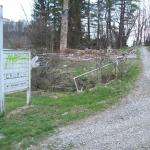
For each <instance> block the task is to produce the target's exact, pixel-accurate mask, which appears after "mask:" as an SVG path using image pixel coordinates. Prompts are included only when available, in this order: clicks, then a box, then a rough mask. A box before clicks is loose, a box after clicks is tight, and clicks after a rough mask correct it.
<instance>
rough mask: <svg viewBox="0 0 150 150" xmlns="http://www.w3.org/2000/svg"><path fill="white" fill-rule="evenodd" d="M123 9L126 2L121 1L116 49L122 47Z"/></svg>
mask: <svg viewBox="0 0 150 150" xmlns="http://www.w3.org/2000/svg"><path fill="white" fill-rule="evenodd" d="M125 8H126V1H125V0H121V10H120V11H121V13H120V23H119V36H118V43H117V45H118V48H120V47H123V46H124V34H125V33H124V32H125V31H124V20H125Z"/></svg>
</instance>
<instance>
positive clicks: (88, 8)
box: [26, 0, 148, 52]
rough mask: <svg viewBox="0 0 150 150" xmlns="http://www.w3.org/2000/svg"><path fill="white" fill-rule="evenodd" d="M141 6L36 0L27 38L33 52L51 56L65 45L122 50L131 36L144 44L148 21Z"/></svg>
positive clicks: (125, 0)
mask: <svg viewBox="0 0 150 150" xmlns="http://www.w3.org/2000/svg"><path fill="white" fill-rule="evenodd" d="M139 5H140V2H139V0H34V7H33V15H32V17H33V19H32V21H31V22H30V24H29V25H28V27H27V28H26V32H27V36H28V39H29V40H30V43H31V45H32V47H33V48H36V49H39V50H42V51H44V50H45V51H48V52H56V51H59V50H60V48H61V45H63V44H64V45H67V46H66V47H68V48H71V49H97V50H99V49H106V48H108V47H111V48H121V47H125V46H127V40H128V39H129V37H130V36H131V33H132V34H134V35H136V38H135V39H134V43H135V44H141V43H142V39H143V38H144V41H146V40H147V37H146V33H145V32H146V28H147V22H148V18H147V17H145V15H144V14H145V12H144V10H141V9H140V7H139ZM144 33H145V35H144ZM143 35H144V36H145V37H143ZM62 43H63V44H62Z"/></svg>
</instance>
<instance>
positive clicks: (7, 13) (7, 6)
mask: <svg viewBox="0 0 150 150" xmlns="http://www.w3.org/2000/svg"><path fill="white" fill-rule="evenodd" d="M20 3H21V4H22V6H23V8H24V10H25V12H26V14H27V16H28V20H30V19H31V14H32V4H33V0H0V5H3V16H4V18H7V19H10V20H15V21H17V20H26V17H25V15H24V13H23V10H22V7H21V4H20Z"/></svg>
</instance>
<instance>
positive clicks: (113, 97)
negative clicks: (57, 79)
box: [0, 59, 140, 150]
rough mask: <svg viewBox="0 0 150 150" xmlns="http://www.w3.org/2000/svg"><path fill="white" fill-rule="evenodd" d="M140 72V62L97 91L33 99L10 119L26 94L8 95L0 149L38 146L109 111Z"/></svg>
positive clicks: (1, 125) (1, 128)
mask: <svg viewBox="0 0 150 150" xmlns="http://www.w3.org/2000/svg"><path fill="white" fill-rule="evenodd" d="M139 73H140V61H139V60H138V59H137V60H134V61H130V62H128V72H127V73H126V75H124V76H123V77H122V79H120V80H115V81H112V82H110V83H109V84H107V85H103V86H99V87H97V88H96V90H92V91H85V92H84V93H80V94H76V93H74V94H68V96H64V97H59V98H58V99H56V98H52V97H49V96H45V97H44V96H33V97H32V102H31V105H33V108H30V109H28V110H26V111H22V112H20V113H17V114H15V115H11V116H10V117H7V115H8V114H9V112H11V111H12V110H14V109H16V108H17V107H21V106H23V104H24V94H23V93H19V94H13V95H9V96H7V99H6V114H5V117H1V118H0V136H1V135H3V136H4V138H2V139H0V149H1V150H10V149H16V147H15V146H16V144H18V143H20V146H21V147H22V148H24V149H25V148H26V147H28V146H29V145H30V144H36V143H37V141H38V140H41V139H43V138H44V137H46V136H47V135H48V134H50V133H53V132H54V129H56V128H57V127H59V126H62V125H65V124H66V123H69V122H71V121H74V120H77V119H81V118H84V117H86V116H88V115H92V114H93V113H95V112H97V111H102V110H104V109H106V108H108V107H109V106H110V105H112V104H114V103H115V102H117V101H118V100H119V98H120V97H121V96H123V95H125V94H126V93H125V91H126V92H127V91H129V89H130V88H131V87H132V84H133V82H134V81H135V80H136V79H137V78H138V75H139Z"/></svg>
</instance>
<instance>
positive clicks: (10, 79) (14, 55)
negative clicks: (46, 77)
mask: <svg viewBox="0 0 150 150" xmlns="http://www.w3.org/2000/svg"><path fill="white" fill-rule="evenodd" d="M3 57H4V92H5V94H9V93H13V92H17V91H22V90H28V89H30V80H31V77H30V76H31V67H30V66H31V64H30V60H31V58H30V52H26V51H14V50H4V54H3Z"/></svg>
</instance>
